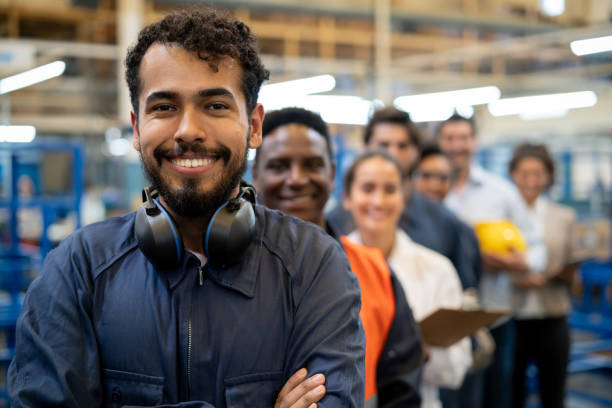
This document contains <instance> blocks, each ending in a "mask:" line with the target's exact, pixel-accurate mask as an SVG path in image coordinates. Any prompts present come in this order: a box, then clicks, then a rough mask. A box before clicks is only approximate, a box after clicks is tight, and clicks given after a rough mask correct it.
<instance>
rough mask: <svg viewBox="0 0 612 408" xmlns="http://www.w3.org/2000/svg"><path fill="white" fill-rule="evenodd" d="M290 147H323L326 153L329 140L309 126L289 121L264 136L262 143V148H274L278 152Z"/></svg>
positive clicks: (298, 148) (316, 148)
mask: <svg viewBox="0 0 612 408" xmlns="http://www.w3.org/2000/svg"><path fill="white" fill-rule="evenodd" d="M290 147H291V148H295V150H297V151H300V150H308V149H312V148H315V150H319V149H318V148H321V149H323V153H325V149H326V147H327V141H326V140H325V138H324V137H323V136H322V135H321V134H320V133H319V132H317V131H316V130H314V129H312V128H309V127H308V126H305V125H302V124H299V123H289V124H287V125H283V126H279V127H278V128H276V129H274V130H273V131H272V132H270V133H269V134H268V135H266V137H264V139H263V143H262V149H265V150H274V151H276V152H279V151H281V150H285V149H288V148H290Z"/></svg>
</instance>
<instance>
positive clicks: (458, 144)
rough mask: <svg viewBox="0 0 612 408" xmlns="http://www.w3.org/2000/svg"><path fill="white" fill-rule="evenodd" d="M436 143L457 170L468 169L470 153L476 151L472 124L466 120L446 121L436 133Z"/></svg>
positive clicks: (470, 158)
mask: <svg viewBox="0 0 612 408" xmlns="http://www.w3.org/2000/svg"><path fill="white" fill-rule="evenodd" d="M438 145H439V146H440V149H441V150H442V151H443V152H444V153H446V154H447V155H448V157H449V158H450V159H451V161H452V162H453V166H455V168H456V169H457V170H459V171H465V170H466V169H469V167H470V161H471V160H472V155H473V154H474V153H475V151H476V137H475V135H474V129H473V128H472V125H471V124H470V122H468V121H466V120H458V121H452V122H446V123H445V124H444V125H443V126H442V128H441V129H440V132H439V134H438Z"/></svg>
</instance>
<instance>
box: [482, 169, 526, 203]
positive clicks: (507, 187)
mask: <svg viewBox="0 0 612 408" xmlns="http://www.w3.org/2000/svg"><path fill="white" fill-rule="evenodd" d="M473 169H474V171H476V172H477V174H478V176H477V177H478V180H479V181H480V182H481V183H482V184H484V185H485V187H486V188H487V189H490V190H493V191H497V192H498V193H502V194H506V195H511V196H513V197H514V196H516V197H519V194H520V193H519V191H518V189H517V188H516V186H515V185H514V184H513V183H512V182H511V181H510V180H508V179H507V178H505V177H503V176H500V175H498V174H495V173H493V172H491V171H489V170H485V169H483V168H482V167H480V166H476V167H474V168H473Z"/></svg>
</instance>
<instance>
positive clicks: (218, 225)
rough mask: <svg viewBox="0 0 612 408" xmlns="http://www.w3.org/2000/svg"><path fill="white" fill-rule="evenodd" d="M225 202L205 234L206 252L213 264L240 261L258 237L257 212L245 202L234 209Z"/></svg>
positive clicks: (242, 200) (228, 263)
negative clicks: (256, 232) (255, 237)
mask: <svg viewBox="0 0 612 408" xmlns="http://www.w3.org/2000/svg"><path fill="white" fill-rule="evenodd" d="M229 203H230V202H229V201H228V202H226V203H225V204H223V206H221V207H219V209H218V210H217V211H216V212H215V213H214V214H213V216H212V218H211V220H210V222H209V224H208V229H207V230H206V234H205V235H204V252H205V254H206V257H207V258H208V260H209V261H210V262H212V263H213V264H216V265H221V266H226V265H230V264H233V263H235V262H237V261H238V260H239V259H240V255H241V254H242V253H244V251H245V250H246V249H247V247H248V246H249V244H250V243H251V241H252V240H253V236H254V235H255V211H254V210H253V205H252V204H251V203H250V202H249V201H247V200H244V199H240V200H238V203H239V207H238V208H236V209H232V207H233V206H232V205H228V204H229Z"/></svg>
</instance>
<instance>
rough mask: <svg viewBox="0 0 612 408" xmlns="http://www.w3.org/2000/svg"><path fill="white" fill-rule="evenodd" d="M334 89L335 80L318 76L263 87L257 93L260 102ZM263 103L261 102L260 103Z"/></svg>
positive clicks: (329, 76)
mask: <svg viewBox="0 0 612 408" xmlns="http://www.w3.org/2000/svg"><path fill="white" fill-rule="evenodd" d="M335 87H336V79H335V78H334V77H333V76H331V75H318V76H314V77H310V78H303V79H296V80H293V81H285V82H278V83H276V84H270V85H265V86H262V87H261V91H260V92H259V96H260V98H259V99H260V100H262V99H268V98H272V97H291V96H296V95H308V94H314V93H320V92H327V91H331V90H332V89H334V88H335ZM262 103H263V102H262Z"/></svg>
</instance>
